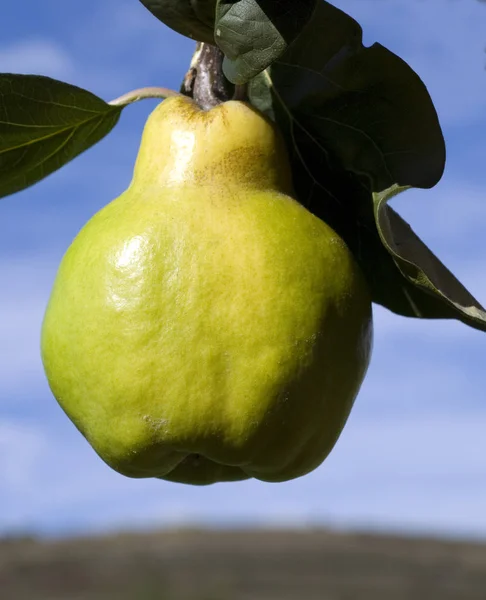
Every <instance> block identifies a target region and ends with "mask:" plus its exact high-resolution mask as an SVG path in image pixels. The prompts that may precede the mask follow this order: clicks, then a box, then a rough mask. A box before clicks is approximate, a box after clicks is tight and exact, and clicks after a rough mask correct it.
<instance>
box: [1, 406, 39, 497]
mask: <svg viewBox="0 0 486 600" xmlns="http://www.w3.org/2000/svg"><path fill="white" fill-rule="evenodd" d="M47 446H48V444H47V440H46V439H45V437H44V436H43V435H42V432H41V431H39V429H38V428H37V427H33V426H29V425H25V424H24V423H19V422H15V421H13V420H5V419H1V418H0V482H1V483H0V490H1V489H2V488H4V492H3V494H6V493H7V494H8V493H12V492H14V493H16V494H23V493H26V492H27V493H30V492H32V491H33V490H32V479H31V478H32V475H33V474H34V471H35V468H36V467H37V466H38V464H39V463H40V462H41V456H42V455H43V454H44V452H45V450H46V449H47Z"/></svg>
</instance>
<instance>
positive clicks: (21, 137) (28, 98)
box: [0, 73, 122, 197]
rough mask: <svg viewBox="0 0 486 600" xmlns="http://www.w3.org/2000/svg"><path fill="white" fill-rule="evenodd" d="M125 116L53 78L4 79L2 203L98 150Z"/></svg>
mask: <svg viewBox="0 0 486 600" xmlns="http://www.w3.org/2000/svg"><path fill="white" fill-rule="evenodd" d="M121 110H122V107H120V106H110V105H109V104H107V103H106V102H104V101H103V100H101V99H100V98H98V97H97V96H95V95H93V94H91V93H90V92H87V91H86V90H83V89H81V88H78V87H76V86H73V85H69V84H67V83H62V82H60V81H56V80H54V79H50V78H49V77H41V76H38V75H11V74H5V73H4V74H0V197H3V196H7V195H8V194H13V193H15V192H18V191H20V190H23V189H24V188H27V187H29V186H30V185H32V184H34V183H36V182H37V181H40V180H41V179H43V178H44V177H47V175H49V174H50V173H52V172H53V171H56V170H57V169H59V168H60V167H62V166H63V165H65V164H66V163H67V162H69V161H70V160H72V159H73V158H75V157H76V156H77V155H78V154H81V152H84V150H86V149H88V148H89V147H91V146H93V145H94V144H96V143H97V142H98V141H99V140H101V139H102V138H103V137H104V136H105V135H106V134H107V133H108V132H109V131H111V129H112V128H113V127H114V125H115V124H116V122H117V121H118V118H119V116H120V112H121Z"/></svg>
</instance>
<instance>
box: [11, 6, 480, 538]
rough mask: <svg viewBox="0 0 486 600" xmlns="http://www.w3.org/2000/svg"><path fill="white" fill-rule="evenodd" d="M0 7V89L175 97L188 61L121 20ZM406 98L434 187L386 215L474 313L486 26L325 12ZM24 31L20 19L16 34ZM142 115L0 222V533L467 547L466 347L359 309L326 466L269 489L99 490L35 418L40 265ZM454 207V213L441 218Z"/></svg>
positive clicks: (474, 482)
mask: <svg viewBox="0 0 486 600" xmlns="http://www.w3.org/2000/svg"><path fill="white" fill-rule="evenodd" d="M30 4H31V6H29V11H30V12H29V13H26V10H25V6H24V4H22V3H19V2H17V1H15V0H2V20H1V23H0V71H3V72H6V71H13V72H24V73H41V74H46V75H51V76H53V77H56V78H58V79H62V80H64V81H68V82H71V83H75V84H77V85H80V86H83V87H86V88H87V89H90V90H91V91H93V92H94V93H96V94H98V95H99V96H101V97H103V98H105V99H106V100H110V99H112V98H115V97H117V96H119V95H121V94H122V93H124V92H126V91H128V90H131V89H134V88H137V87H141V86H146V85H164V86H166V87H172V88H178V86H179V82H180V80H181V77H182V75H183V74H184V72H185V69H186V67H187V65H188V62H189V59H190V56H191V53H192V49H193V43H192V42H191V41H189V40H186V39H184V38H182V37H181V36H179V35H177V34H176V33H174V32H171V31H170V30H169V29H167V28H166V27H165V26H163V25H161V24H159V23H158V21H156V20H155V19H154V18H153V17H151V15H150V14H149V13H148V12H147V11H146V10H145V9H144V8H143V7H142V6H141V4H140V3H139V2H138V1H137V0H107V1H105V2H103V3H100V2H96V1H95V0H85V1H84V2H83V3H66V2H62V3H61V2H58V1H57V0H44V1H43V2H42V3H30ZM335 4H336V5H338V6H340V7H342V8H344V9H345V10H347V11H348V12H349V13H350V14H351V15H352V16H354V17H355V18H356V19H357V20H358V21H359V22H360V23H361V24H362V26H363V28H364V32H365V42H366V43H367V44H371V43H372V42H374V41H375V40H376V41H380V42H381V43H382V44H384V45H385V46H387V47H388V48H390V49H391V50H393V51H394V52H396V53H397V54H399V55H400V56H401V57H403V58H404V59H405V60H407V61H408V62H409V63H410V64H411V65H412V67H413V68H414V69H415V70H416V71H417V72H418V73H419V75H420V76H421V77H422V78H423V79H424V81H425V82H426V84H427V86H428V88H429V90H430V93H431V95H432V98H433V100H434V103H435V104H436V106H437V109H438V112H439V116H440V119H441V122H442V126H443V130H444V134H445V137H446V142H447V146H448V162H447V169H446V174H445V175H444V177H443V179H442V180H441V182H440V183H439V184H438V185H437V186H436V187H435V188H434V189H433V190H429V191H411V192H408V193H407V194H404V195H402V196H401V197H400V198H398V199H397V200H396V201H395V202H394V207H395V208H397V209H398V210H399V212H400V213H401V214H402V215H403V216H404V217H405V218H406V219H407V220H408V221H409V222H410V223H411V225H412V226H413V227H414V229H415V230H416V231H417V233H418V234H419V235H420V236H421V237H422V238H423V239H424V241H426V242H427V243H428V244H429V245H430V247H431V248H432V249H433V250H434V251H435V252H436V253H437V254H438V255H439V256H440V258H441V259H442V260H443V261H444V262H445V264H446V265H447V266H449V268H451V270H452V271H453V272H454V273H455V274H456V275H457V276H458V277H459V278H460V280H461V281H462V282H463V283H464V284H465V285H466V286H467V287H468V288H469V289H470V291H471V292H472V293H473V294H475V295H476V296H477V297H478V298H479V299H480V300H482V301H483V302H486V275H485V271H486V269H485V265H486V202H485V199H486V172H485V165H484V146H485V144H486V110H485V109H486V71H485V66H486V54H485V52H484V49H485V47H486V6H485V5H484V4H481V3H479V2H476V1H474V0H468V1H462V2H457V1H455V2H445V1H444V0H428V1H427V2H422V1H412V0H393V2H388V1H385V0H345V1H344V0H343V1H340V2H336V3H335ZM26 14H28V17H26V18H25V15H26ZM155 104H156V102H155V101H151V100H150V101H144V102H140V103H138V104H137V105H134V106H131V107H128V108H127V109H126V110H125V111H124V114H123V116H122V118H121V121H120V124H119V125H118V126H117V128H116V129H115V130H114V131H113V132H112V133H111V134H110V135H109V136H108V138H106V139H105V140H103V141H102V142H101V143H100V144H98V145H97V146H96V147H94V148H93V149H91V150H90V151H88V152H87V153H85V154H84V155H82V156H81V157H79V158H77V159H76V160H75V161H74V162H73V163H71V164H69V165H68V166H66V167H64V168H63V169H62V170H61V171H59V172H57V173H56V174H54V175H52V176H50V177H49V178H48V179H46V180H45V181H43V182H41V183H40V184H38V185H36V186H35V187H33V188H30V189H28V190H26V191H24V192H22V193H19V194H17V195H15V196H12V197H8V198H5V199H3V200H1V202H0V272H1V273H2V280H3V285H2V288H1V290H0V315H1V317H0V340H1V342H2V343H1V345H0V357H1V360H0V532H2V531H12V530H15V531H20V530H35V531H37V532H41V533H45V534H56V535H57V534H60V533H65V532H70V531H97V530H105V529H111V528H118V527H123V528H131V527H152V526H162V525H175V524H181V523H187V522H197V523H205V524H228V523H238V524H249V523H251V524H259V525H281V524H286V525H312V524H316V523H319V524H326V525H333V526H337V527H344V528H348V527H354V526H360V527H377V528H385V529H386V528H389V527H392V528H394V529H401V530H406V531H428V532H439V533H443V534H446V535H476V536H481V537H486V401H485V400H486V369H485V357H486V335H484V334H482V333H480V332H477V331H474V330H472V329H469V328H467V327H466V326H464V325H462V324H460V323H457V322H449V321H447V322H445V321H442V322H441V321H439V322H425V321H414V320H409V319H404V318H401V317H398V316H396V315H393V314H391V313H390V312H388V311H386V310H384V309H381V308H379V307H376V308H375V347H374V354H373V359H372V364H371V367H370V370H369V374H368V377H367V379H366V381H365V383H364V385H363V387H362V390H361V393H360V395H359V397H358V399H357V401H356V405H355V408H354V410H353V412H352V415H351V417H350V419H349V422H348V424H347V426H346V428H345V430H344V432H343V434H342V436H341V439H340V440H339V442H338V444H337V446H336V448H335V449H334V451H333V453H332V454H331V456H330V457H329V458H328V459H327V461H326V462H325V463H324V464H323V465H322V466H321V467H320V468H319V469H317V470H316V471H315V472H314V473H312V474H310V475H308V476H306V477H304V478H301V479H299V480H295V481H292V482H288V483H285V484H278V485H276V484H263V483H259V482H255V481H250V482H243V483H236V484H220V485H216V486H211V487H208V488H191V487H186V486H180V485H176V484H170V483H164V482H160V481H149V480H130V479H127V478H124V477H122V476H121V475H118V474H116V473H115V472H113V471H111V470H110V469H109V468H108V467H107V466H105V465H104V463H102V462H101V461H100V460H99V459H98V458H97V456H96V455H95V454H94V452H93V451H92V450H91V449H90V447H89V446H88V444H87V443H86V442H85V441H84V439H83V438H82V437H81V436H80V435H79V434H78V433H77V432H76V430H75V429H74V427H73V426H72V425H71V423H70V422H69V421H68V420H67V418H66V417H65V416H64V414H63V413H62V411H61V410H60V408H59V407H58V406H57V404H56V402H55V400H54V399H53V397H52V395H51V393H50V391H49V389H48V386H47V383H46V380H45V377H44V375H43V371H42V366H41V362H40V357H39V331H40V325H41V321H42V316H43V312H44V309H45V305H46V302H47V299H48V296H49V292H50V288H51V285H52V282H53V279H54V276H55V273H56V269H57V266H58V264H59V261H60V259H61V257H62V255H63V253H64V252H65V250H66V248H67V246H68V245H69V243H70V241H71V240H72V238H73V237H74V235H75V234H76V233H77V232H78V231H79V229H80V228H81V227H82V226H83V225H84V223H85V222H86V221H87V220H88V219H89V218H90V217H91V216H92V215H93V214H94V213H95V212H96V211H97V210H99V209H100V208H101V207H102V206H103V205H105V204H106V203H107V202H109V201H111V200H112V199H113V198H115V197H116V196H117V195H118V194H119V193H120V192H121V191H122V190H123V189H124V188H125V187H126V186H127V184H128V182H129V180H130V177H131V171H132V167H133V161H134V159H135V156H136V153H137V150H138V143H139V139H140V134H141V130H142V127H143V124H144V121H145V119H146V117H147V116H148V114H149V112H150V110H151V109H152V108H153V107H154V106H155ZM455 205H456V207H455Z"/></svg>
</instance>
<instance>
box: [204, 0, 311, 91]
mask: <svg viewBox="0 0 486 600" xmlns="http://www.w3.org/2000/svg"><path fill="white" fill-rule="evenodd" d="M318 1H319V0H218V5H217V8H216V22H215V40H216V43H217V44H218V46H219V47H220V48H221V50H222V51H223V52H224V54H225V60H224V63H223V69H224V73H225V75H226V77H227V78H228V79H229V80H230V81H231V82H232V83H236V84H243V83H246V82H248V81H249V80H250V79H252V78H253V77H255V75H257V74H258V73H260V72H261V71H263V70H264V69H266V68H267V67H268V66H269V65H271V64H272V62H273V61H274V60H276V59H277V58H279V57H280V56H281V55H282V54H283V53H284V52H285V50H286V49H287V48H288V46H289V45H290V44H291V43H292V42H293V41H294V40H295V38H296V37H297V36H298V35H299V33H300V32H301V31H302V28H303V27H304V26H305V25H306V23H307V22H308V21H309V19H310V18H311V16H312V13H313V11H314V9H315V7H316V4H317V2H318Z"/></svg>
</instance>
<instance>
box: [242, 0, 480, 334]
mask: <svg viewBox="0 0 486 600" xmlns="http://www.w3.org/2000/svg"><path fill="white" fill-rule="evenodd" d="M324 34H325V35H324ZM249 97H250V100H251V102H252V103H253V104H254V105H255V106H256V107H257V108H259V109H260V110H262V111H263V112H265V113H266V114H267V115H269V116H270V117H271V118H272V119H273V120H275V121H276V123H277V124H278V125H279V127H280V129H281V131H282V133H283V134H284V137H285V139H286V142H287V146H288V149H289V156H290V161H291V166H292V173H293V179H294V187H295V190H296V194H297V197H298V199H299V200H300V201H301V202H302V203H303V204H304V205H305V206H306V207H307V208H308V209H309V210H310V211H311V212H313V213H314V214H316V215H317V216H318V217H320V218H321V219H323V220H324V221H325V222H326V223H328V224H329V225H330V226H331V227H333V228H334V229H335V230H336V231H337V233H338V234H339V235H340V236H341V237H342V238H343V239H344V240H345V242H346V243H347V244H348V246H349V247H350V249H351V251H352V252H353V254H354V255H355V257H356V259H357V260H358V262H359V264H360V266H361V268H362V270H363V272H364V274H365V276H366V279H367V281H368V283H369V286H370V289H371V293H372V299H373V301H374V302H375V303H377V304H381V305H383V306H385V307H386V308H388V309H389V310H391V311H393V312H395V313H397V314H401V315H404V316H408V317H418V318H429V319H452V318H454V319H459V320H461V321H462V322H464V323H466V324H468V325H470V326H472V327H475V328H477V329H481V330H486V315H485V313H484V310H483V308H482V306H481V305H480V304H479V303H478V302H477V300H475V299H474V298H473V296H472V295H471V294H470V293H469V292H468V291H467V290H466V289H465V288H464V286H463V285H462V284H461V283H460V282H459V281H458V280H457V279H456V278H455V277H454V276H453V275H452V274H451V273H450V271H449V270H448V269H447V268H446V267H445V266H444V265H443V264H442V263H441V262H440V261H439V259H438V258H437V257H436V256H435V255H434V254H433V253H432V252H431V251H430V250H429V249H428V248H427V246H426V245H425V244H424V243H423V242H422V241H421V240H420V239H419V238H418V237H417V236H416V235H415V234H414V233H413V231H412V230H411V228H410V227H409V225H408V224H407V223H406V222H405V221H404V220H403V219H402V218H401V217H400V216H399V215H398V214H397V213H396V212H395V211H394V210H393V209H392V208H390V207H389V206H388V205H387V204H386V202H387V200H388V199H389V198H390V197H392V195H393V194H394V193H396V192H397V191H399V190H401V189H402V188H404V187H410V186H413V187H423V188H427V187H432V186H433V185H435V184H436V183H437V181H439V179H440V177H441V176H442V172H443V169H444V162H445V145H444V140H443V136H442V132H441V129H440V125H439V122H438V119H437V114H436V111H435V108H434V106H433V103H432V101H431V99H430V97H429V94H428V92H427V89H426V87H425V85H424V84H423V83H422V81H421V80H420V79H419V77H418V76H417V75H416V74H415V73H414V72H413V70H412V69H411V68H410V67H409V66H408V65H407V64H406V63H405V62H404V61H402V60H401V59H400V58H398V57H397V56H395V55H394V54H392V53H391V52H389V51H388V50H387V49H386V48H384V47H383V46H380V45H379V44H375V45H373V46H371V47H370V48H365V47H363V45H362V32H361V28H360V27H359V25H358V24H357V23H356V22H355V21H354V20H353V19H351V18H350V17H349V16H348V15H346V14H345V13H343V12H342V11H340V10H338V9H336V8H334V7H332V6H331V5H330V4H328V3H325V2H323V3H320V4H319V5H318V8H317V10H316V12H315V13H314V16H313V19H312V21H311V22H310V23H309V25H308V26H307V27H306V28H305V29H304V31H303V33H302V35H301V36H300V37H299V38H298V39H297V40H296V42H294V44H293V45H292V46H291V48H290V49H289V50H288V51H287V52H286V53H285V54H284V55H283V56H282V57H281V58H280V59H278V60H277V61H275V62H274V63H273V64H272V66H271V67H270V68H269V69H267V71H266V72H264V73H262V74H260V75H259V76H257V77H256V78H255V79H253V80H252V81H251V82H250V84H249Z"/></svg>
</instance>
